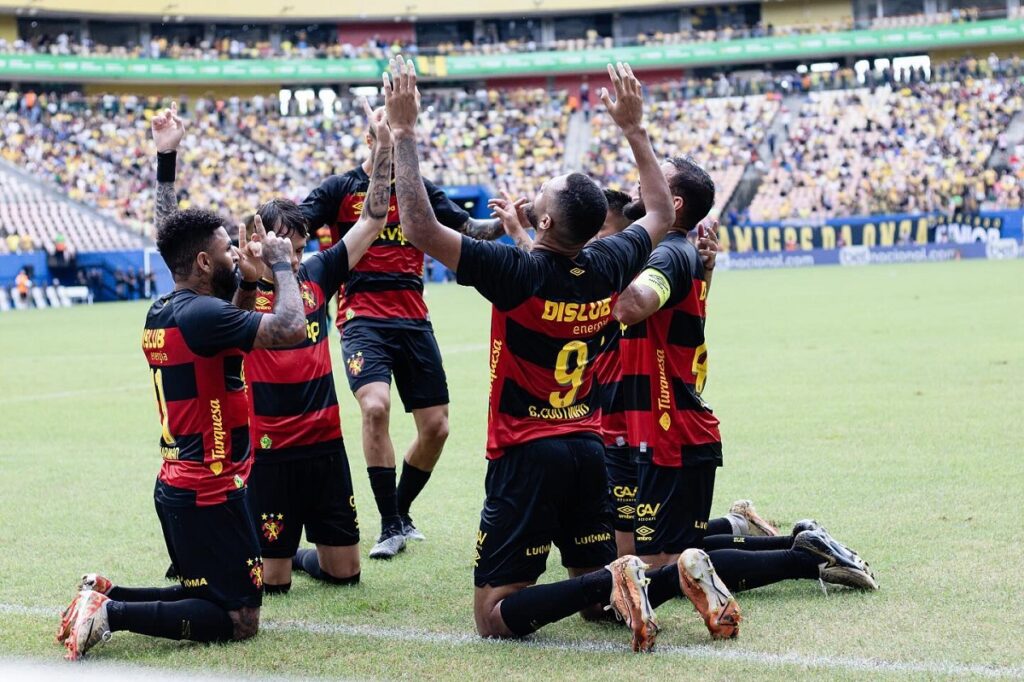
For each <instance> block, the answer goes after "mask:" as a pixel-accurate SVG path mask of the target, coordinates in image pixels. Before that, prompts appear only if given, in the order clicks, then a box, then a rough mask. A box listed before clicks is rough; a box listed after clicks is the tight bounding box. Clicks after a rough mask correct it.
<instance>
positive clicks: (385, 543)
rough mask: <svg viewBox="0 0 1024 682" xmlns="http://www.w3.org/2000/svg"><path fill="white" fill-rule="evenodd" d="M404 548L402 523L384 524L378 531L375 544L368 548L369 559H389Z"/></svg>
mask: <svg viewBox="0 0 1024 682" xmlns="http://www.w3.org/2000/svg"><path fill="white" fill-rule="evenodd" d="M404 549H405V533H403V532H402V524H401V523H397V524H393V525H389V526H385V527H384V528H382V529H381V531H380V537H378V538H377V544H375V545H374V546H373V549H371V550H370V558H371V559H390V558H392V557H393V556H395V555H396V554H398V553H399V552H401V551H402V550H404Z"/></svg>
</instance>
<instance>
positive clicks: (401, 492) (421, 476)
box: [397, 462, 431, 516]
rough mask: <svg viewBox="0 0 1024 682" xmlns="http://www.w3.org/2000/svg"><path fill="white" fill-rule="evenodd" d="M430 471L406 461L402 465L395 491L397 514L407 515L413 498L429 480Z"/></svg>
mask: <svg viewBox="0 0 1024 682" xmlns="http://www.w3.org/2000/svg"><path fill="white" fill-rule="evenodd" d="M430 473H431V472H429V471H424V470H423V469H420V468H418V467H415V466H413V465H412V464H409V463H408V462H405V463H404V464H403V465H402V477H401V478H400V479H398V493H397V494H398V513H399V514H401V515H402V516H408V514H409V508H410V507H411V506H412V503H413V500H415V499H416V497H417V496H418V495H419V494H420V491H421V490H423V486H425V485H426V484H427V481H429V480H430Z"/></svg>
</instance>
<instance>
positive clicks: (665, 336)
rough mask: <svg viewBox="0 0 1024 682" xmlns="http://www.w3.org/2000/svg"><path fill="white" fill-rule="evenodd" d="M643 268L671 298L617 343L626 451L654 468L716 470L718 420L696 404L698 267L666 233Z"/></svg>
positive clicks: (689, 250) (700, 345)
mask: <svg viewBox="0 0 1024 682" xmlns="http://www.w3.org/2000/svg"><path fill="white" fill-rule="evenodd" d="M646 268H653V269H655V270H657V271H658V272H660V273H661V274H662V275H664V276H665V278H666V279H667V280H668V282H669V285H670V287H671V292H670V294H669V298H668V299H667V300H666V301H665V305H663V306H662V307H661V309H660V310H658V311H657V312H656V313H654V314H653V315H651V316H650V317H649V318H647V319H646V320H644V321H643V322H640V323H639V324H636V325H633V326H632V327H629V328H628V329H627V330H626V331H625V333H624V334H623V338H622V341H621V345H620V348H621V353H622V368H623V369H622V387H623V391H624V399H625V409H626V420H627V426H628V429H629V439H628V440H629V444H630V446H632V447H634V448H637V449H639V450H642V451H647V452H649V453H650V455H651V460H652V461H653V462H654V463H655V464H658V465H660V466H669V467H680V466H690V465H701V464H719V465H720V464H721V463H722V437H721V434H720V433H719V430H718V418H717V417H715V415H714V413H713V412H712V411H711V408H710V407H709V406H708V405H707V403H705V402H704V400H703V399H702V398H701V392H702V391H703V390H704V383H705V381H706V380H707V367H708V364H707V345H706V343H705V338H704V320H705V317H706V309H705V305H706V299H707V292H708V287H707V282H706V281H705V279H704V264H703V263H702V262H701V259H700V256H699V255H698V253H697V249H696V247H695V246H694V245H693V244H691V243H690V241H689V240H688V239H687V238H686V236H685V235H683V234H680V233H679V232H671V233H669V235H668V236H667V237H666V238H665V239H664V241H662V242H661V244H659V245H658V247H657V248H656V249H654V252H653V253H652V254H651V258H650V260H649V261H648V262H647V265H646Z"/></svg>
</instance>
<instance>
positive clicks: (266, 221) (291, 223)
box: [245, 198, 309, 238]
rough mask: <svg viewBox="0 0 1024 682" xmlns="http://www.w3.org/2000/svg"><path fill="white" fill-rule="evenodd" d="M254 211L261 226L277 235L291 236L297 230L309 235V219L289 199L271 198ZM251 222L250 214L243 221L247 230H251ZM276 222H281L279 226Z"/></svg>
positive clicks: (304, 235)
mask: <svg viewBox="0 0 1024 682" xmlns="http://www.w3.org/2000/svg"><path fill="white" fill-rule="evenodd" d="M256 213H258V214H259V216H260V220H262V221H263V227H265V228H267V229H268V230H275V231H276V232H277V236H278V237H288V236H291V233H292V232H298V233H299V234H300V235H302V236H303V237H306V238H308V237H309V221H308V220H306V214H305V213H303V212H302V209H301V208H299V205H298V204H296V203H295V202H294V201H292V200H291V199H280V198H278V199H271V200H270V201H268V202H267V203H265V204H263V205H262V206H260V207H259V208H258V209H256ZM252 222H253V219H252V217H251V216H250V218H249V220H247V221H246V223H245V227H246V229H247V230H250V231H251V230H252ZM278 222H280V223H281V226H280V227H278V225H277V224H278Z"/></svg>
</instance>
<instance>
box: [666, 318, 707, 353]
mask: <svg viewBox="0 0 1024 682" xmlns="http://www.w3.org/2000/svg"><path fill="white" fill-rule="evenodd" d="M667 341H668V343H669V345H672V346H682V347H684V348H696V347H697V346H699V345H701V344H702V343H704V320H703V319H702V318H700V317H698V316H697V315H691V314H690V313H685V312H683V311H682V310H673V311H672V319H671V321H670V322H669V325H668V336H667Z"/></svg>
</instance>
